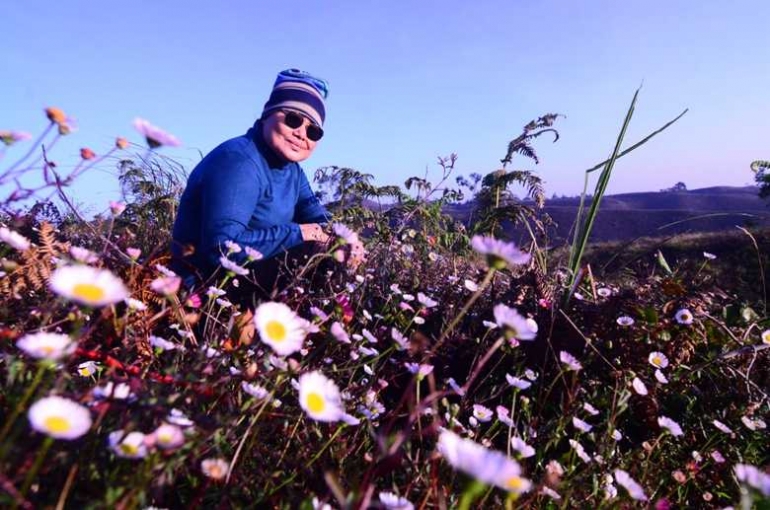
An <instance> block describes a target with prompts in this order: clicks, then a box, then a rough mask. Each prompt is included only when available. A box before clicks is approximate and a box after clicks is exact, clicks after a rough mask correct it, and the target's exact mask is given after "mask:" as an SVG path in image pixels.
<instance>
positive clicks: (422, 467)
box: [0, 108, 770, 510]
mask: <svg viewBox="0 0 770 510" xmlns="http://www.w3.org/2000/svg"><path fill="white" fill-rule="evenodd" d="M46 114H47V116H48V119H49V121H50V124H49V127H48V128H47V129H46V130H45V132H44V133H42V135H40V137H39V138H38V139H37V140H36V141H35V142H34V143H33V144H32V147H31V148H29V151H28V152H26V154H25V152H24V151H23V150H22V151H21V153H19V154H17V153H16V152H15V151H16V149H17V147H16V144H17V143H18V144H19V146H22V145H21V144H22V143H23V142H25V140H26V139H27V138H30V137H29V136H28V135H26V134H24V133H17V132H10V131H7V132H0V140H2V141H3V142H4V143H5V145H6V148H5V149H3V152H2V153H0V154H2V155H3V157H2V159H0V185H2V186H3V188H2V189H4V190H6V189H7V190H8V194H7V196H4V197H2V200H3V202H2V203H3V209H2V218H1V219H2V222H3V226H1V227H0V256H2V273H1V276H0V377H2V386H0V388H1V389H0V416H1V417H2V419H1V420H0V506H2V507H4V508H6V507H11V508H37V507H41V508H43V507H45V508H57V509H61V508H304V509H311V508H312V509H320V508H340V509H341V508H346V509H348V508H349V509H353V508H356V509H366V508H384V509H404V510H405V509H410V508H466V509H467V508H656V509H668V508H672V509H673V508H729V507H732V508H770V474H768V467H770V448H769V447H768V431H767V420H768V419H770V418H769V415H770V412H769V411H770V400H768V391H770V316H768V313H767V289H766V287H765V285H766V275H765V272H764V271H765V268H766V267H767V262H768V252H767V251H766V250H767V243H766V241H765V240H763V239H767V238H762V237H761V234H760V233H757V232H750V231H748V230H746V231H745V235H746V236H747V237H746V239H750V240H751V241H753V246H755V249H753V250H752V249H744V248H741V250H742V251H741V252H740V253H732V254H731V255H730V257H731V258H730V262H729V264H736V266H735V267H738V265H740V267H741V268H742V269H744V271H742V272H740V273H737V272H736V271H731V269H730V267H729V266H723V267H720V265H721V264H727V262H726V261H724V259H725V258H726V257H723V256H722V254H719V255H715V254H712V253H710V252H709V251H702V250H701V251H700V252H699V254H698V256H697V257H691V258H677V259H676V260H673V259H672V258H671V257H668V258H667V257H666V249H665V248H663V249H661V250H659V251H657V253H651V254H650V255H649V257H647V258H646V259H645V264H643V265H638V266H625V267H624V268H623V270H622V271H616V272H602V271H598V270H597V269H596V267H594V269H592V267H591V263H590V260H589V258H590V257H589V258H583V248H585V246H583V247H582V248H581V249H580V250H578V251H577V252H576V251H575V250H567V252H565V251H564V250H554V249H550V248H547V240H545V239H542V237H541V235H540V234H541V232H542V230H540V229H538V228H537V227H538V224H540V223H542V222H543V221H546V220H545V219H543V218H541V217H539V216H538V215H537V214H538V211H537V207H534V208H529V209H527V210H523V209H516V205H515V203H514V202H512V201H508V202H505V201H503V202H501V201H500V196H501V192H502V193H504V192H505V189H506V188H507V186H508V184H509V183H510V181H505V180H503V181H501V180H500V179H501V178H502V179H505V177H506V176H510V175H512V174H513V173H514V172H516V171H508V172H507V171H506V170H505V164H507V163H508V162H510V159H511V156H512V149H511V147H509V152H508V155H507V160H508V161H507V162H506V161H505V160H503V163H504V169H503V170H502V173H500V172H497V173H494V175H495V178H494V179H486V178H485V179H484V180H483V181H482V180H481V179H480V178H479V179H475V181H473V182H471V181H469V180H467V179H463V178H461V179H458V181H457V182H458V189H457V190H450V189H448V188H446V187H444V186H443V184H444V183H446V182H448V179H449V177H450V175H451V172H452V170H453V166H454V161H455V158H454V156H452V157H449V158H442V159H441V160H440V166H441V169H442V171H443V180H442V181H441V183H442V184H440V185H438V186H435V187H434V186H431V185H430V184H429V183H428V182H427V181H426V180H424V179H418V178H412V179H410V180H409V181H408V182H407V184H406V187H407V188H409V189H410V190H411V191H412V192H414V193H413V194H412V195H407V194H404V193H403V192H402V191H400V190H398V189H394V187H380V188H377V187H375V186H374V185H372V184H371V179H370V176H366V175H364V174H360V173H357V172H355V171H354V170H351V169H346V168H330V169H322V171H319V173H318V175H317V182H318V183H319V185H321V186H323V187H324V189H325V190H326V191H327V198H328V199H329V201H330V208H331V210H333V211H335V219H336V222H335V223H334V225H332V226H331V232H333V234H334V235H333V237H334V239H335V240H334V241H333V242H332V243H330V245H329V246H327V251H326V253H324V254H323V255H320V256H316V257H313V258H311V259H309V260H307V263H306V264H305V265H304V266H303V267H300V268H297V269H295V270H293V271H292V272H291V273H289V274H288V278H289V281H290V283H288V284H287V285H285V286H283V287H282V288H276V289H274V290H273V291H272V292H271V293H269V298H265V299H260V300H258V301H257V302H255V303H254V304H253V305H254V306H253V307H249V308H246V309H239V308H238V307H237V306H236V305H234V304H233V301H234V300H232V293H233V291H234V290H235V289H237V288H239V286H243V285H246V284H247V283H248V281H249V280H250V278H251V273H250V272H249V267H250V266H251V267H254V266H253V265H254V264H258V263H259V262H258V260H259V258H260V254H259V253H256V252H254V251H253V250H249V249H248V248H246V247H241V246H238V245H236V244H234V243H230V244H229V245H228V246H227V247H226V249H224V250H223V253H222V259H221V260H222V268H221V270H220V272H219V273H218V274H216V275H215V277H214V278H213V279H212V280H211V281H210V282H207V284H206V285H204V286H202V287H201V288H197V289H185V288H184V287H183V286H181V285H180V283H181V282H180V279H179V277H177V276H176V275H175V274H174V273H173V272H172V271H171V270H170V269H169V268H168V262H169V259H168V253H167V249H168V241H169V239H170V235H169V229H170V226H171V222H172V221H173V216H174V207H175V203H176V202H175V200H176V197H177V196H178V193H179V191H180V185H182V184H183V180H182V179H181V177H180V175H179V172H178V169H177V168H176V167H174V166H173V164H172V163H169V162H167V161H165V160H164V159H163V158H162V157H161V156H160V155H159V154H158V153H157V151H158V150H159V149H161V148H162V146H163V145H173V144H175V143H178V141H177V140H176V139H175V138H173V137H171V136H170V135H168V134H167V133H164V132H163V131H161V130H160V129H158V128H156V127H154V126H152V125H151V124H149V123H148V122H146V121H143V120H141V119H138V120H137V122H136V123H135V127H136V128H137V129H138V130H139V132H140V133H142V135H143V136H144V137H145V138H146V140H147V144H148V147H147V148H142V149H141V150H139V151H138V152H137V146H135V145H131V144H129V143H128V142H127V141H126V140H125V139H122V138H119V139H118V140H117V142H116V144H115V147H114V148H113V149H111V150H109V151H107V152H105V153H104V154H103V155H97V154H96V153H95V152H94V151H93V150H91V149H87V148H84V149H83V150H82V151H81V157H82V158H81V159H82V160H81V163H80V164H78V165H77V166H76V167H75V168H74V169H72V170H71V171H70V173H69V174H67V175H61V174H60V170H59V169H58V168H57V167H56V165H55V164H53V162H52V161H50V159H49V156H50V153H51V148H52V147H53V145H55V143H56V140H58V139H59V137H61V136H65V135H68V134H69V133H70V131H71V121H70V120H69V118H68V117H67V116H66V115H64V113H63V112H62V111H61V110H58V109H56V108H49V109H48V110H46ZM555 118H556V117H555V116H552V117H548V116H546V117H543V118H541V119H538V121H537V122H535V123H533V124H530V125H528V126H527V127H525V131H524V134H523V135H522V137H524V138H522V137H519V138H520V139H517V140H519V141H518V143H519V145H518V147H524V146H526V147H529V148H530V149H531V147H530V146H529V145H526V144H528V143H529V142H530V141H531V140H533V139H534V138H536V136H537V135H538V134H540V132H541V131H542V132H552V131H553V128H552V127H551V125H552V124H553V121H554V120H555ZM628 120H630V115H629V118H627V121H628ZM626 123H627V122H626ZM624 129H625V125H624ZM533 135H534V136H533ZM621 139H622V135H621V137H620V138H619V142H618V147H616V149H615V151H614V153H613V157H612V158H610V160H609V161H610V162H609V163H608V165H609V168H610V169H611V166H612V164H614V160H615V158H616V157H617V156H618V155H619V154H620V152H619V149H620V141H621ZM514 142H516V140H514ZM514 142H512V144H513V143H514ZM522 144H523V145H522ZM41 145H43V146H44V147H45V149H46V150H45V151H44V152H40V146H41ZM512 147H514V149H515V148H516V146H515V145H512ZM513 152H516V151H513ZM14 158H15V159H14ZM12 159H13V161H10V160H12ZM113 161H114V162H116V164H117V165H118V167H119V169H120V179H121V184H122V185H123V189H124V201H122V202H113V203H110V204H109V209H108V213H106V214H104V215H102V216H97V217H96V218H94V219H85V218H83V217H82V216H80V214H79V213H78V212H77V211H76V210H75V209H74V207H72V208H69V209H66V210H65V211H60V210H59V209H58V208H57V206H54V205H53V204H52V203H51V202H49V201H48V198H50V197H52V196H57V197H58V198H59V200H60V204H64V205H63V206H64V207H71V204H72V201H71V199H70V198H69V196H68V194H67V186H68V185H69V184H70V183H71V182H73V181H74V180H75V179H76V178H77V176H78V175H80V174H82V173H83V172H84V171H87V170H88V169H90V168H92V167H93V166H94V165H97V164H100V163H101V164H104V163H111V162H113ZM490 175H492V174H490ZM30 176H34V177H35V180H34V182H35V183H36V184H25V181H24V178H27V177H30ZM514 177H515V180H517V181H518V182H526V183H528V184H529V185H530V192H532V190H533V189H534V190H535V191H537V186H536V185H537V182H536V181H534V180H532V179H533V178H532V176H531V175H524V174H517V175H516V176H514ZM606 177H607V178H608V177H609V172H607V174H606ZM500 182H503V183H504V186H502V187H501V185H500ZM476 185H477V186H478V187H477V188H474V186H476ZM463 186H465V187H466V192H467V191H471V192H475V193H477V195H476V196H477V197H480V200H479V202H480V203H484V201H483V200H481V199H483V198H484V196H486V197H489V196H495V197H496V201H494V203H493V204H492V205H489V204H488V203H487V206H486V207H487V209H486V210H484V211H481V213H480V214H479V215H478V218H479V222H478V223H477V224H474V225H462V224H459V223H457V222H456V221H454V220H453V219H452V218H451V217H448V216H446V215H444V214H443V213H442V210H441V207H442V205H444V204H445V203H447V202H449V201H452V200H458V199H460V194H461V193H460V188H462V187H463ZM490 191H491V192H493V193H492V195H490ZM4 193H5V191H4ZM484 193H486V195H484ZM386 196H387V197H390V199H391V200H390V201H389V202H388V205H387V206H386V207H383V208H381V209H380V210H377V208H376V207H374V208H373V207H370V206H367V207H364V206H363V200H364V199H368V200H374V201H375V202H376V201H377V200H379V199H380V198H382V197H386ZM598 196H600V194H599V195H598ZM394 197H395V198H394ZM594 202H595V203H598V202H599V200H595V201H594ZM29 203H34V205H32V206H27V205H26V204H29ZM106 205H107V204H105V209H106ZM60 207H61V205H60ZM506 208H507V209H506ZM503 210H504V211H507V212H514V213H515V214H516V215H518V216H516V215H511V216H508V217H507V221H512V220H513V219H516V220H517V221H523V222H527V225H530V226H531V228H530V232H531V236H530V237H528V238H526V239H519V240H516V242H515V243H514V242H513V241H511V240H505V237H504V235H503V229H501V228H500V226H501V225H503V224H504V221H505V217H503V216H500V215H498V216H495V214H496V213H499V212H500V211H503ZM589 217H590V215H589ZM539 222H540V223H539ZM589 232H590V228H589ZM764 234H765V235H767V232H765V233H764ZM359 236H360V238H361V240H363V241H364V243H365V246H366V248H367V252H368V253H367V259H366V261H365V262H364V263H363V264H362V265H361V266H360V267H358V268H357V269H356V270H355V271H353V270H350V269H348V268H347V266H346V264H345V261H346V258H347V257H348V256H349V252H348V251H347V247H348V245H349V244H350V242H351V241H352V239H353V238H358V237H359ZM768 237H770V236H768ZM757 240H759V241H757ZM575 244H578V245H579V244H581V243H580V242H579V241H576V243H575ZM750 244H751V243H750ZM573 248H574V246H573ZM244 251H245V252H246V253H247V257H246V264H240V265H239V264H238V263H236V262H235V261H234V260H233V259H234V258H238V259H239V260H241V259H242V257H236V255H242V253H241V252H244ZM723 261H724V262H723ZM730 272H732V273H735V274H737V275H738V276H736V278H738V277H739V278H740V279H741V281H740V288H741V292H740V293H738V292H737V291H736V289H737V286H738V285H739V284H738V283H736V282H735V280H725V281H730V285H731V287H726V286H725V285H724V283H723V281H722V279H721V278H720V277H719V275H721V274H726V273H730Z"/></svg>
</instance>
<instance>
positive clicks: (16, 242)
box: [0, 227, 32, 251]
mask: <svg viewBox="0 0 770 510" xmlns="http://www.w3.org/2000/svg"><path fill="white" fill-rule="evenodd" d="M0 241H2V242H4V243H5V244H7V245H9V246H11V247H12V248H15V249H16V250H19V251H26V250H28V249H29V247H30V246H32V243H31V242H30V241H29V239H27V238H26V237H24V236H23V235H21V234H19V233H18V232H16V231H13V230H10V229H8V227H0Z"/></svg>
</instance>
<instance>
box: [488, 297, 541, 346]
mask: <svg viewBox="0 0 770 510" xmlns="http://www.w3.org/2000/svg"><path fill="white" fill-rule="evenodd" d="M492 311H493V313H494V315H495V322H496V323H497V325H498V326H499V327H501V328H502V329H503V330H504V331H505V336H506V337H507V338H515V339H516V340H534V339H535V337H536V336H537V323H536V322H535V321H530V320H528V319H527V318H526V317H524V316H522V315H521V314H519V312H518V311H517V310H516V309H515V308H509V307H507V306H505V305H504V304H502V303H500V304H497V305H495V307H494V309H493V310H492Z"/></svg>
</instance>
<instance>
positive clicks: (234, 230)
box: [171, 121, 330, 281]
mask: <svg viewBox="0 0 770 510" xmlns="http://www.w3.org/2000/svg"><path fill="white" fill-rule="evenodd" d="M329 220H330V216H329V213H328V212H327V211H326V209H325V208H324V207H323V205H322V204H321V203H320V202H319V201H318V199H317V198H316V196H315V194H314V193H313V191H312V190H311V189H310V183H309V182H308V180H307V177H306V176H305V173H304V172H303V170H302V167H300V165H299V164H297V163H292V162H286V161H285V160H283V159H282V158H280V157H279V156H278V155H277V154H275V152H274V151H273V150H272V149H270V147H269V146H268V145H267V144H266V143H265V141H264V140H263V137H262V126H261V123H260V122H259V121H257V123H255V124H254V126H253V127H252V128H251V129H249V130H248V132H247V133H246V134H245V135H242V136H239V137H236V138H232V139H230V140H227V141H226V142H224V143H222V144H220V145H219V146H218V147H216V148H215V149H214V150H212V151H211V152H210V153H209V154H208V155H206V157H204V158H203V159H202V160H201V162H200V163H198V165H197V166H196V167H195V168H194V169H193V171H192V173H191V174H190V177H189V179H188V180H187V187H186V188H185V190H184V193H183V194H182V199H181V201H180V203H179V212H178V214H177V218H176V221H175V223H174V230H173V242H172V247H171V252H172V256H173V258H174V260H175V263H174V269H175V270H176V271H177V272H182V273H185V274H184V275H183V276H186V277H187V276H189V275H191V274H192V272H191V269H193V268H194V269H196V270H197V271H198V272H199V273H200V274H201V275H203V276H207V275H209V274H210V273H212V272H213V271H214V270H215V269H216V268H217V267H218V266H219V265H220V264H219V257H221V256H222V255H223V254H224V253H226V252H227V249H226V248H225V247H224V242H225V241H228V240H229V241H234V242H236V243H238V244H239V245H241V246H242V247H244V246H250V247H252V248H254V249H255V250H258V251H259V252H260V253H262V255H263V256H264V257H265V258H270V257H274V256H276V255H279V254H281V253H282V252H283V251H284V250H288V249H290V248H293V247H295V246H298V245H299V244H301V243H302V234H301V232H300V228H299V225H300V224H301V223H325V222H328V221H329ZM190 252H192V253H190ZM229 258H230V259H231V260H234V261H236V262H240V263H243V262H244V261H245V259H246V254H245V252H241V253H238V254H234V255H231V256H230V257H229ZM185 266H187V267H186V269H185ZM190 266H192V267H190ZM186 280H187V281H189V280H188V279H187V278H186Z"/></svg>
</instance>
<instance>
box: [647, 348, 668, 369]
mask: <svg viewBox="0 0 770 510" xmlns="http://www.w3.org/2000/svg"><path fill="white" fill-rule="evenodd" d="M647 361H649V362H650V365H652V366H654V367H655V368H666V367H667V366H668V358H667V357H666V355H665V354H663V353H662V352H657V351H653V352H651V353H650V355H649V357H648V358H647Z"/></svg>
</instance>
